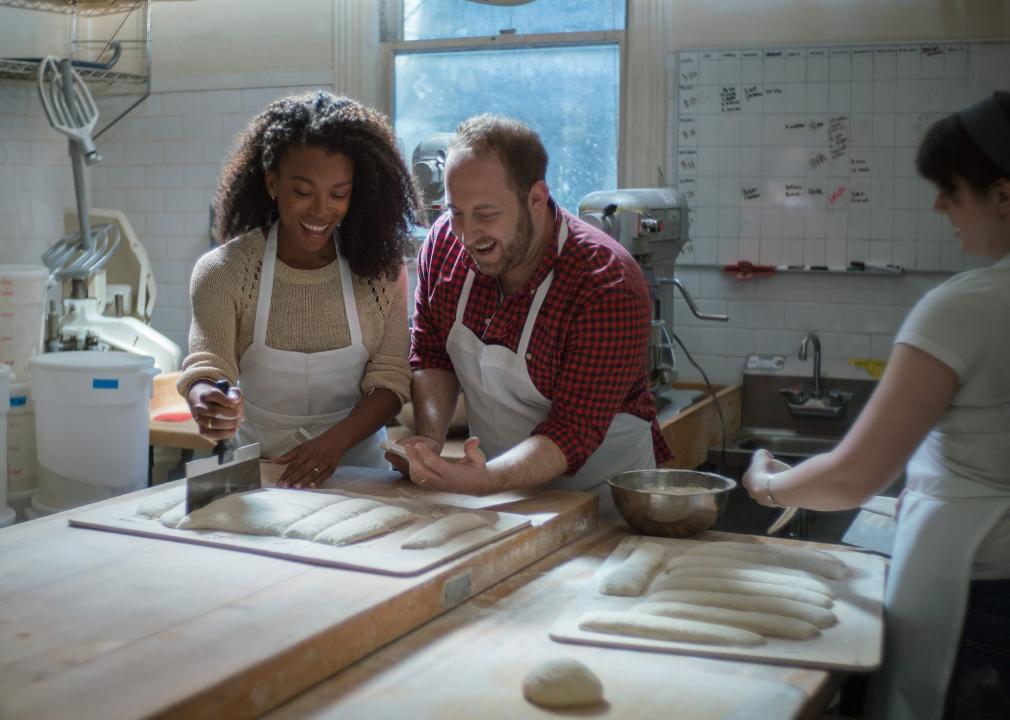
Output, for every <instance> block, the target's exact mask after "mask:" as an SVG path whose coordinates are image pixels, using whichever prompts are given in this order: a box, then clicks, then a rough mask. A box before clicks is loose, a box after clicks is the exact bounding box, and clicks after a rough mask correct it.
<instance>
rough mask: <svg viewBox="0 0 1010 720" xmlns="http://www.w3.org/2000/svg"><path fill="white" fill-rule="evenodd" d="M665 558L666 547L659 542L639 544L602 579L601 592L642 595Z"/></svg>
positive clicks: (605, 593) (606, 593)
mask: <svg viewBox="0 0 1010 720" xmlns="http://www.w3.org/2000/svg"><path fill="white" fill-rule="evenodd" d="M665 558H666V548H665V547H663V546H662V545H660V544H658V543H645V544H643V545H639V546H638V547H636V548H635V549H634V551H632V553H631V555H629V556H628V557H627V558H625V560H624V561H623V562H622V563H621V564H620V565H618V566H617V567H616V568H615V569H614V570H612V571H610V572H609V573H608V574H607V575H606V577H604V578H603V580H601V581H600V587H599V590H600V592H601V593H603V594H604V595H624V596H636V595H641V594H642V591H644V590H645V588H646V586H647V585H648V584H649V580H650V579H651V578H652V575H653V574H654V573H655V572H656V571H657V570H658V569H659V568H660V566H661V565H662V564H663V560H664V559H665Z"/></svg>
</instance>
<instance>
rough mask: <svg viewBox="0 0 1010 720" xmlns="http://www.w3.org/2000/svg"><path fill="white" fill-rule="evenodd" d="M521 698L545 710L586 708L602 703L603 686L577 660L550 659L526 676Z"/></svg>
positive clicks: (591, 672)
mask: <svg viewBox="0 0 1010 720" xmlns="http://www.w3.org/2000/svg"><path fill="white" fill-rule="evenodd" d="M523 696H525V698H526V699H527V700H529V701H530V702H531V703H534V704H535V705H540V706H542V707H547V708H562V709H563V708H578V707H586V706H589V705H595V704H596V703H598V702H600V701H601V700H603V683H601V682H600V679H599V678H598V677H596V674H595V673H594V672H593V671H592V670H590V669H589V668H588V667H586V666H585V665H584V664H582V663H580V662H579V661H578V660H574V659H572V658H553V659H551V660H546V661H544V662H542V663H540V664H539V665H537V666H536V667H535V668H533V669H532V670H530V671H529V673H527V674H526V677H525V678H524V679H523Z"/></svg>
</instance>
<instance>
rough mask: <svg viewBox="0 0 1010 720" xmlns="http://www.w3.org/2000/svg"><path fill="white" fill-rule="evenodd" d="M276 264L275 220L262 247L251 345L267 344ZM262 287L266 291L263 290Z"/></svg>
mask: <svg viewBox="0 0 1010 720" xmlns="http://www.w3.org/2000/svg"><path fill="white" fill-rule="evenodd" d="M276 265H277V222H276V221H275V222H274V224H273V225H271V226H270V234H269V235H267V244H266V247H265V248H264V249H263V262H262V268H261V269H260V288H259V296H258V297H257V299H256V326H255V328H254V329H253V345H260V346H263V345H266V344H267V322H268V321H269V319H270V300H271V297H272V295H273V293H274V267H275V266H276ZM264 289H265V290H266V292H264Z"/></svg>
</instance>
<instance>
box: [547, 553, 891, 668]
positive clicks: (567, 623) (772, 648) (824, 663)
mask: <svg viewBox="0 0 1010 720" xmlns="http://www.w3.org/2000/svg"><path fill="white" fill-rule="evenodd" d="M699 537H704V536H699ZM723 537H725V536H723ZM734 539H737V538H734ZM739 540H743V541H746V540H751V541H754V542H758V543H765V544H768V545H775V544H784V545H790V544H791V545H793V546H795V544H796V543H795V542H793V541H783V540H779V539H777V538H758V537H756V536H739ZM643 542H649V543H659V544H661V545H664V546H666V547H667V548H668V558H672V557H675V556H676V555H677V554H679V553H682V552H685V551H686V550H688V549H690V548H692V547H695V546H697V545H700V544H702V543H704V542H706V541H705V540H698V539H689V540H675V539H670V538H655V537H645V536H640V537H632V538H627V539H626V540H624V541H623V542H622V543H621V544H620V545H619V546H618V547H617V549H615V550H614V552H613V553H611V555H610V557H609V558H607V561H606V563H604V564H603V566H602V567H601V568H600V569H599V570H598V571H597V573H596V575H595V576H594V577H593V579H592V581H591V582H590V583H588V584H587V585H586V586H585V587H584V588H583V590H582V592H580V593H579V595H578V596H577V597H576V598H575V600H573V601H572V603H571V604H569V605H568V607H567V608H565V611H564V613H563V614H562V615H561V617H560V618H559V619H558V621H557V622H556V623H555V624H554V625H552V626H551V629H550V636H551V638H552V639H554V640H558V641H560V642H574V643H585V644H589V645H601V646H605V647H617V648H627V649H631V650H652V651H658V652H669V653H684V654H688V655H704V656H708V657H721V658H733V659H739V660H756V661H759V662H770V663H780V664H786V665H800V666H803V667H814V668H825V669H830V670H852V671H858V672H869V671H871V670H875V669H877V668H878V667H880V662H881V657H882V649H883V633H884V626H883V607H884V568H885V565H884V561H883V559H882V558H880V557H878V556H876V555H869V554H866V553H859V552H851V551H850V550H848V549H846V548H842V547H841V546H839V545H816V546H814V545H813V544H810V545H811V547H817V549H820V550H827V551H828V552H831V554H833V555H835V556H836V557H838V558H839V559H841V560H844V561H845V564H846V565H848V567H849V569H850V570H851V573H850V574H849V576H848V577H847V578H843V579H842V580H824V582H826V583H828V584H829V585H831V586H832V587H833V589H834V590H835V598H834V600H835V604H834V606H833V607H832V608H831V611H832V612H833V613H835V615H837V616H838V623H837V624H836V625H834V626H832V627H829V628H826V629H824V630H823V631H822V633H821V634H820V635H819V636H818V637H816V638H812V639H810V640H802V641H800V640H785V639H781V638H767V639H766V642H765V644H764V645H758V646H757V647H732V646H718V645H701V644H696V643H681V642H672V641H666V640H651V639H649V638H639V637H631V636H627V635H611V634H606V633H597V632H592V631H586V630H582V629H580V628H579V619H580V618H581V617H582V615H583V614H584V613H586V612H592V611H597V610H631V608H632V606H634V605H637V604H638V603H641V602H646V601H647V597H646V596H644V595H643V596H640V597H619V596H614V595H604V594H602V593H600V592H599V591H598V590H597V588H598V587H599V583H600V580H601V578H603V577H605V576H606V575H607V574H609V573H610V572H611V571H612V570H614V568H616V567H617V566H618V565H619V564H620V563H621V562H622V561H623V560H624V559H625V558H626V557H627V556H628V555H630V554H631V552H632V551H633V550H634V549H635V548H636V547H637V546H638V545H639V544H641V543H643ZM822 580H823V578H822Z"/></svg>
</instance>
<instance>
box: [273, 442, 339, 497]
mask: <svg viewBox="0 0 1010 720" xmlns="http://www.w3.org/2000/svg"><path fill="white" fill-rule="evenodd" d="M345 451H346V448H345V447H344V445H343V443H341V442H340V441H339V439H338V438H335V437H334V431H333V430H332V429H330V430H327V431H326V432H324V433H323V434H322V435H320V436H319V437H317V438H313V439H312V440H307V441H305V442H303V443H302V444H301V445H299V446H298V447H296V448H294V449H293V450H290V451H289V452H287V453H285V454H283V455H280V456H279V457H275V458H271V461H272V462H274V463H277V464H278V465H287V467H286V468H285V469H284V473H283V474H282V475H281V476H280V477H279V478H278V479H277V487H280V488H285V487H292V488H303V487H310V488H314V487H318V486H319V484H320V483H323V482H325V481H326V480H328V479H329V477H330V475H332V474H333V471H334V470H336V469H337V466H338V465H340V458H341V457H343V455H344V452H345Z"/></svg>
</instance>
